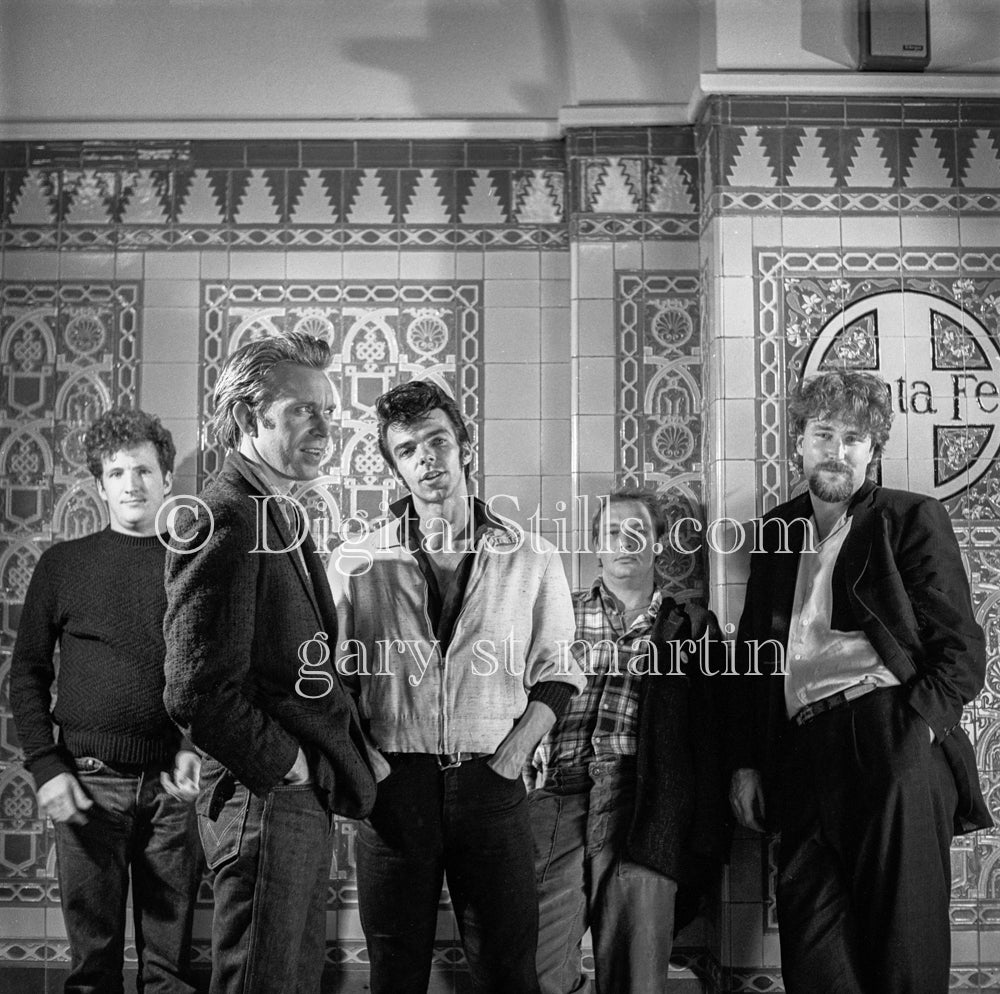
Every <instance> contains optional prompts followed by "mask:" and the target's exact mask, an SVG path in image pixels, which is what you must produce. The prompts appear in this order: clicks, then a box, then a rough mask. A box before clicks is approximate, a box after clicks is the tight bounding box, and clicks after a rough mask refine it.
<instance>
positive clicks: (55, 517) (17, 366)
mask: <svg viewBox="0 0 1000 994" xmlns="http://www.w3.org/2000/svg"><path fill="white" fill-rule="evenodd" d="M139 307H140V288H139V286H138V285H137V284H134V283H117V284H115V283H93V282H88V283H73V282H65V283H41V282H21V283H17V282H13V281H10V282H7V283H5V284H4V285H3V286H2V288H0V364H2V366H3V371H4V376H3V381H2V389H3V392H4V397H3V404H2V406H0V477H2V479H3V482H4V488H3V502H4V503H3V508H2V510H0V536H2V537H0V585H2V586H3V588H4V591H5V596H4V606H3V625H2V633H0V639H2V647H3V648H4V649H9V648H10V647H11V646H12V645H13V639H14V632H15V630H16V627H17V614H18V607H19V605H20V604H21V603H22V602H23V599H24V593H25V590H26V589H27V584H28V580H29V579H30V577H31V572H32V570H33V569H34V565H35V563H36V562H37V560H38V557H39V556H40V555H41V553H42V550H43V549H44V548H46V547H47V546H48V545H50V544H51V543H52V542H53V541H55V540H58V539H63V538H75V537H78V536H80V535H84V534H87V533H89V532H91V531H93V530H94V529H96V528H98V527H102V526H103V524H104V523H105V520H106V515H105V509H104V505H103V504H102V503H101V501H100V500H99V499H98V497H97V491H96V489H95V487H94V486H93V483H92V481H91V477H90V474H89V473H88V472H87V468H86V465H85V457H84V453H83V449H82V437H83V432H84V431H85V429H86V426H87V425H88V424H89V422H90V421H91V420H92V419H93V418H94V417H96V416H97V415H99V414H100V413H101V412H102V411H104V410H106V409H107V408H109V407H111V406H112V405H113V404H134V403H135V402H136V399H137V395H138V380H139ZM5 742H6V740H5Z"/></svg>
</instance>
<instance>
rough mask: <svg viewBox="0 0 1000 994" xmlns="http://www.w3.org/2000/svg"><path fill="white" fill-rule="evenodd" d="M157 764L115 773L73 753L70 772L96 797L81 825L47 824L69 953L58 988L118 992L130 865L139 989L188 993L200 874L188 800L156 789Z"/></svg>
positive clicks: (163, 993)
mask: <svg viewBox="0 0 1000 994" xmlns="http://www.w3.org/2000/svg"><path fill="white" fill-rule="evenodd" d="M161 769H162V768H161V767H159V766H157V767H150V768H148V769H145V770H143V771H141V772H139V773H123V772H120V771H116V770H114V769H112V768H111V767H109V766H107V765H106V764H104V763H102V762H101V761H100V760H99V759H93V758H89V757H82V758H80V759H78V760H77V778H78V779H79V781H80V784H81V785H82V787H83V789H84V790H85V791H86V792H87V794H88V796H89V797H90V799H91V800H92V801H93V802H94V803H93V806H92V807H90V808H89V809H88V810H87V821H86V824H84V825H70V824H68V823H66V822H57V823H56V826H55V839H56V856H57V859H58V871H59V892H60V899H61V901H62V909H63V919H64V921H65V922H66V934H67V935H68V936H69V945H70V958H71V967H70V974H69V977H68V978H67V980H66V985H65V988H64V989H65V990H66V991H72V992H74V994H84V992H87V994H90V992H95V994H96V992H101V994H119V992H121V991H122V990H123V989H124V981H123V978H122V963H123V958H124V950H125V923H126V900H127V898H128V889H129V874H130V871H131V877H132V918H133V924H134V927H135V947H136V953H137V955H138V959H139V975H138V978H137V986H138V989H139V990H140V991H147V992H150V994H153V992H156V994H168V992H169V994H188V992H193V991H194V987H193V986H192V985H191V984H190V982H189V981H190V975H189V970H188V967H189V961H190V955H191V921H192V916H193V914H194V902H195V895H196V891H197V886H198V872H199V858H198V855H199V854H198V842H197V838H196V836H195V831H194V807H193V805H191V804H185V803H184V802H183V801H177V800H175V799H174V798H172V797H171V796H170V795H169V794H168V793H167V792H166V791H165V790H164V789H163V786H162V785H161V784H160V771H161Z"/></svg>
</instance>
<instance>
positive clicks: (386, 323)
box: [198, 282, 482, 549]
mask: <svg viewBox="0 0 1000 994" xmlns="http://www.w3.org/2000/svg"><path fill="white" fill-rule="evenodd" d="M202 300H203V307H202V332H201V345H200V350H201V354H202V364H201V369H200V376H201V379H200V392H199V396H200V410H199V415H200V418H201V423H202V425H203V426H205V425H207V422H208V418H209V416H210V414H211V394H212V390H213V388H214V385H215V382H216V379H217V377H218V372H219V369H220V367H221V364H222V362H223V360H224V359H225V357H226V356H228V355H230V354H231V353H232V352H233V351H235V350H236V349H237V348H239V347H240V346H241V345H243V344H245V343H246V342H248V341H251V340H253V339H255V338H260V337H262V336H266V335H281V334H284V333H287V332H290V331H306V332H308V333H309V334H312V335H315V336H316V337H318V338H321V339H323V340H324V341H326V342H328V343H329V344H330V345H331V347H332V349H333V352H334V361H333V364H332V365H331V367H330V371H329V376H330V382H331V385H332V386H333V390H334V397H335V401H336V413H335V418H336V419H337V421H338V423H339V425H340V432H341V434H340V439H339V444H336V445H335V446H334V452H333V454H332V455H331V461H330V462H329V463H328V464H327V465H326V466H325V467H324V471H323V474H322V475H321V476H320V477H319V479H317V480H316V481H315V482H313V483H310V484H309V485H307V486H305V487H303V488H300V489H299V490H298V491H297V496H298V497H299V499H300V500H302V502H303V503H304V504H305V505H306V506H307V507H308V509H309V511H310V514H311V516H312V518H313V535H314V538H315V539H316V543H317V546H318V547H319V548H320V549H332V548H333V546H334V545H336V544H337V542H338V541H339V540H340V539H341V538H342V537H343V535H344V534H345V529H350V530H351V531H352V532H354V531H356V530H357V529H360V528H366V527H370V525H371V523H372V522H373V521H374V520H376V519H378V518H381V517H384V515H385V513H386V511H385V505H386V504H387V503H388V502H389V501H391V500H392V499H394V498H395V497H396V496H397V495H398V481H397V480H396V478H395V477H394V476H393V475H392V474H391V473H390V472H389V471H388V470H387V469H386V467H385V464H384V462H383V460H382V456H381V455H380V454H379V451H378V445H377V435H376V432H375V419H374V404H375V399H376V397H378V395H379V394H381V393H384V392H385V391H386V390H388V389H390V388H391V387H393V386H395V385H396V384H397V383H401V382H404V381H405V380H409V379H414V378H427V379H432V380H435V381H436V382H437V383H439V384H440V385H441V386H442V387H444V388H445V389H446V390H448V392H449V393H451V394H452V395H453V396H454V397H455V398H456V399H457V401H458V404H459V407H460V409H461V410H462V412H463V414H464V415H465V417H466V420H467V421H468V423H469V425H470V427H471V432H472V436H473V444H474V446H475V445H476V443H477V441H478V438H479V437H481V427H482V418H481V412H482V363H481V358H480V357H481V354H482V341H481V326H482V284H481V283H444V282H442V283H432V284H431V283H264V282H260V283H210V282H208V283H203V284H202ZM202 439H203V444H202V445H201V446H200V449H199V454H198V478H199V483H200V484H203V483H204V482H205V481H207V480H208V479H211V478H212V477H213V476H214V475H215V473H217V472H218V470H219V468H220V466H221V465H222V458H223V453H222V450H221V448H220V447H219V446H218V445H211V444H209V439H208V433H207V430H203V432H202ZM477 458H478V459H481V458H482V453H478V456H477ZM473 469H475V464H474V466H473Z"/></svg>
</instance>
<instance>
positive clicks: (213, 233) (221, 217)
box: [0, 142, 681, 250]
mask: <svg viewBox="0 0 1000 994" xmlns="http://www.w3.org/2000/svg"><path fill="white" fill-rule="evenodd" d="M266 144H267V146H268V147H267V148H266V149H262V148H261V147H260V146H259V144H255V143H251V142H226V143H212V142H177V143H173V144H167V145H164V144H163V143H156V142H126V143H121V144H120V145H116V146H114V147H108V146H106V145H103V144H102V143H88V142H84V143H72V142H70V143H59V144H51V145H44V144H42V145H31V146H23V145H21V144H19V143H16V142H10V143H0V146H2V147H0V153H2V161H4V162H5V163H18V161H19V160H20V161H21V164H19V165H17V166H16V167H14V168H8V169H5V170H3V171H2V174H0V190H2V198H0V245H2V246H3V247H7V248H42V247H57V246H59V247H64V248H98V247H100V248H119V249H132V250H134V249H142V248H147V247H159V248H167V247H170V248H182V249H193V248H201V247H204V246H228V247H240V248H272V249H273V248H280V247H289V246H302V247H313V248H315V247H332V248H338V247H340V248H343V247H349V246H357V247H367V248H386V249H398V248H404V247H405V248H435V247H437V248H442V247H443V248H462V247H467V248H477V249H481V248H487V249H488V248H500V249H511V248H525V249H537V248H565V247H566V234H567V232H566V207H565V197H566V192H565V186H566V170H565V157H564V152H563V147H562V145H558V144H554V143H546V142H534V143H532V142H523V143H510V142H444V143H442V142H325V143H316V142H272V143H266ZM649 183H650V190H651V194H652V195H653V196H655V197H657V198H659V201H660V202H662V203H664V204H669V203H671V202H672V200H673V199H674V198H675V197H676V196H679V195H680V192H679V191H680V188H681V183H680V179H679V178H678V176H675V175H673V174H670V173H669V172H662V175H661V174H656V175H651V176H650V179H649Z"/></svg>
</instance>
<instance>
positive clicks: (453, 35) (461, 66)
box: [341, 0, 570, 118]
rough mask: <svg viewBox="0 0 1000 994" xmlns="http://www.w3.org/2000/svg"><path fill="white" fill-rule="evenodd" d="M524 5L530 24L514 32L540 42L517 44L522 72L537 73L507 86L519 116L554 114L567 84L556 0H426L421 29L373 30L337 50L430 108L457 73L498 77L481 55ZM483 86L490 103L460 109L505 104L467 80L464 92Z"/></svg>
mask: <svg viewBox="0 0 1000 994" xmlns="http://www.w3.org/2000/svg"><path fill="white" fill-rule="evenodd" d="M529 12H530V13H534V14H535V15H537V16H536V18H535V24H534V25H532V26H531V28H530V29H529V30H525V26H524V25H523V24H522V25H520V26H519V27H518V29H517V30H516V35H515V36H516V37H519V38H521V37H523V38H524V39H526V40H531V41H532V42H533V44H534V45H536V46H538V47H539V48H540V49H541V51H540V52H539V51H538V50H537V49H536V50H535V51H524V53H523V54H524V69H525V72H526V73H528V72H530V71H531V67H532V66H535V67H536V71H541V72H543V73H544V76H543V77H541V78H538V79H536V80H535V81H530V80H527V79H525V80H523V81H522V82H520V83H517V84H513V85H512V86H511V88H510V92H511V95H512V97H513V99H514V100H515V102H516V103H517V104H518V106H519V107H520V109H521V111H522V112H523V113H524V114H525V115H526V116H529V117H543V118H546V117H547V118H554V117H556V116H557V114H558V111H559V108H560V107H561V106H562V105H563V104H564V103H566V102H567V101H568V99H569V88H570V82H569V79H568V70H567V54H566V52H567V50H566V46H567V38H566V31H565V16H564V9H563V0H543V2H542V3H540V4H537V5H535V4H524V3H510V4H508V3H499V2H496V3H489V4H487V3H481V2H480V3H469V4H455V3H451V2H447V0H436V2H435V0H430V2H428V3H427V4H426V5H425V7H424V29H423V31H422V32H421V34H419V35H417V34H414V35H412V36H411V37H409V38H386V37H385V36H384V35H375V36H373V37H371V38H363V39H359V40H357V41H352V42H346V41H345V43H344V44H343V47H342V49H341V51H342V54H343V55H344V57H346V58H349V59H351V60H353V61H354V62H356V63H358V64H359V65H365V66H374V67H381V68H383V69H385V70H386V71H387V72H391V73H392V74H394V75H396V76H398V77H401V78H404V79H405V80H407V81H408V83H409V87H410V93H411V95H412V100H413V108H414V110H415V111H416V112H417V114H419V113H420V112H421V111H425V110H426V111H429V112H431V113H433V112H434V109H435V108H439V107H441V106H442V105H445V106H447V104H448V103H449V102H451V101H452V100H454V93H455V89H456V87H461V86H462V82H463V80H480V79H481V78H482V77H483V75H484V73H490V72H492V73H495V74H496V78H497V81H498V82H499V81H501V80H503V79H504V77H505V75H506V73H505V72H504V70H503V68H502V67H497V66H496V64H495V63H494V65H493V67H492V68H490V66H489V64H488V63H486V62H484V58H485V57H486V56H488V55H495V54H496V47H497V41H496V40H497V39H498V38H504V37H505V36H506V37H512V27H513V23H514V22H515V21H516V20H517V19H518V17H524V16H528V15H529ZM445 53H446V56H447V57H446V59H444V60H443V59H442V55H443V54H445ZM498 69H499V72H498ZM484 93H485V94H486V95H487V96H488V97H489V104H490V105H491V106H469V107H467V108H466V109H465V112H466V113H469V114H489V113H490V112H491V107H492V110H493V113H495V111H496V107H497V106H498V105H499V106H503V105H504V104H505V103H506V101H504V100H503V99H497V96H498V95H497V94H496V92H495V91H493V92H492V95H490V94H491V91H490V90H489V89H488V88H483V87H475V86H470V87H469V88H468V90H467V98H468V99H469V100H470V103H471V104H476V103H481V97H482V95H483V94H484ZM477 94H478V95H479V97H478V98H477Z"/></svg>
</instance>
